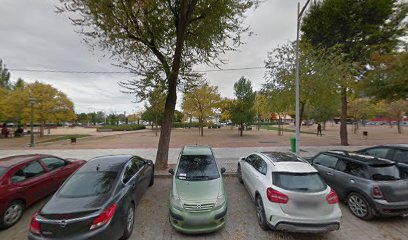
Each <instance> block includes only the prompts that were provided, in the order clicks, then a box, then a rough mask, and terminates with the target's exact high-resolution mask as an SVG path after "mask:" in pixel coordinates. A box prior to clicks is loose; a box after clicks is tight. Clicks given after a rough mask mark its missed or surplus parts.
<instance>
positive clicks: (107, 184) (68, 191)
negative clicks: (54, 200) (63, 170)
mask: <svg viewBox="0 0 408 240" xmlns="http://www.w3.org/2000/svg"><path fill="white" fill-rule="evenodd" d="M117 174H118V173H117V172H79V173H76V174H74V175H73V176H72V177H71V178H70V179H69V180H68V181H67V182H66V183H65V184H64V186H63V187H62V188H61V190H60V192H59V194H60V195H61V196H63V197H71V198H79V197H90V196H97V195H101V194H105V193H108V192H110V190H111V189H112V185H113V183H114V181H115V179H116V176H117Z"/></svg>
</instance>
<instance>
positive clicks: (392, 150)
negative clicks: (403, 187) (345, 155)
mask: <svg viewBox="0 0 408 240" xmlns="http://www.w3.org/2000/svg"><path fill="white" fill-rule="evenodd" d="M356 152H357V153H361V154H365V155H370V156H374V157H379V158H385V159H389V160H392V161H394V162H396V163H397V165H398V167H399V169H400V171H401V177H402V178H408V144H386V145H379V146H374V147H370V148H365V149H361V150H359V151H356Z"/></svg>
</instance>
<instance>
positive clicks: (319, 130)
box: [317, 123, 323, 136]
mask: <svg viewBox="0 0 408 240" xmlns="http://www.w3.org/2000/svg"><path fill="white" fill-rule="evenodd" d="M317 136H323V135H322V125H321V124H320V123H318V124H317Z"/></svg>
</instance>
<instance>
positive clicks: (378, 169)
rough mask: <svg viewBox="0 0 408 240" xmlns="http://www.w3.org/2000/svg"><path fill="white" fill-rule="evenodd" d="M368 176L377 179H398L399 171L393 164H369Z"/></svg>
mask: <svg viewBox="0 0 408 240" xmlns="http://www.w3.org/2000/svg"><path fill="white" fill-rule="evenodd" d="M369 169H370V178H371V179H373V180H377V181H386V180H399V179H401V176H400V171H399V169H398V167H397V166H395V165H394V164H391V165H376V166H370V167H369Z"/></svg>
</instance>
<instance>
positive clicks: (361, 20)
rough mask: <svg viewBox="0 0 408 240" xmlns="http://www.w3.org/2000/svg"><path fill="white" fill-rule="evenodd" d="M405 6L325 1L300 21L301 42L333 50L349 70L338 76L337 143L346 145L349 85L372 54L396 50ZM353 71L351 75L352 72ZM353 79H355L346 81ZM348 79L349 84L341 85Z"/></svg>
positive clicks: (385, 0) (390, 0)
mask: <svg viewBox="0 0 408 240" xmlns="http://www.w3.org/2000/svg"><path fill="white" fill-rule="evenodd" d="M406 13H407V8H406V3H402V5H401V4H400V3H399V1H398V0H360V1H355V0H324V1H315V2H314V3H313V4H312V5H311V7H310V10H309V11H308V13H307V15H306V16H305V18H304V20H303V25H302V32H303V36H302V39H303V40H307V41H310V42H311V44H312V45H313V46H314V47H318V48H323V49H332V48H336V50H337V51H339V52H340V53H341V54H342V57H343V60H344V61H345V62H346V63H348V64H349V66H350V68H345V69H350V70H348V72H346V71H345V72H344V74H345V75H339V76H338V85H339V86H340V88H341V91H340V92H341V102H342V110H341V126H340V140H341V144H342V145H348V137H347V125H346V124H347V95H348V92H349V91H350V89H351V86H350V83H351V82H352V81H353V80H356V79H360V78H361V76H362V74H363V72H365V71H366V66H367V64H369V63H370V56H371V55H372V53H374V52H380V53H387V52H392V51H394V50H395V47H396V45H397V44H398V37H399V36H401V35H403V34H404V31H405V30H404V27H402V25H404V18H405V17H406ZM353 70H354V71H353ZM349 75H353V76H354V79H349V77H348V76H349ZM344 79H348V81H344Z"/></svg>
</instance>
